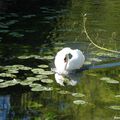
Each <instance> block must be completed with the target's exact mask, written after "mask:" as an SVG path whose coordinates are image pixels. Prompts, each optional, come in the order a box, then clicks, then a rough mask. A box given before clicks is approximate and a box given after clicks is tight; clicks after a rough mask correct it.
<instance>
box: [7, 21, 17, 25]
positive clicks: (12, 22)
mask: <svg viewBox="0 0 120 120" xmlns="http://www.w3.org/2000/svg"><path fill="white" fill-rule="evenodd" d="M16 22H18V20H10V21H9V22H7V23H6V25H13V24H15V23H16Z"/></svg>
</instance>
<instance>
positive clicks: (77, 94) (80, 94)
mask: <svg viewBox="0 0 120 120" xmlns="http://www.w3.org/2000/svg"><path fill="white" fill-rule="evenodd" d="M72 96H74V97H84V96H85V95H84V94H82V93H72Z"/></svg>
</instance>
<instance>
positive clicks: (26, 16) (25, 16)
mask: <svg viewBox="0 0 120 120" xmlns="http://www.w3.org/2000/svg"><path fill="white" fill-rule="evenodd" d="M35 16H36V15H24V16H23V18H31V17H35Z"/></svg>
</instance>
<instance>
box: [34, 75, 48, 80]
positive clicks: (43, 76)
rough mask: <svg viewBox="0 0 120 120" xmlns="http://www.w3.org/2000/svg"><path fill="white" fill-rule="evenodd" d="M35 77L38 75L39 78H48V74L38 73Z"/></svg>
mask: <svg viewBox="0 0 120 120" xmlns="http://www.w3.org/2000/svg"><path fill="white" fill-rule="evenodd" d="M35 77H37V78H39V79H45V78H48V76H46V75H36V76H35Z"/></svg>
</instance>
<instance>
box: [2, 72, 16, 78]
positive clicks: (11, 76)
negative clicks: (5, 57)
mask: <svg viewBox="0 0 120 120" xmlns="http://www.w3.org/2000/svg"><path fill="white" fill-rule="evenodd" d="M0 77H10V78H15V77H16V75H13V74H11V73H0Z"/></svg>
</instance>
